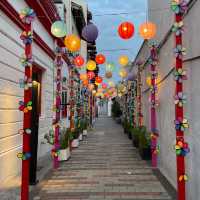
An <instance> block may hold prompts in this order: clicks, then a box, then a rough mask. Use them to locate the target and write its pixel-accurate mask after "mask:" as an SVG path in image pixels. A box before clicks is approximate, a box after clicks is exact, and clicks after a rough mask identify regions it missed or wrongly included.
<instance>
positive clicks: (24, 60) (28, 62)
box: [20, 55, 33, 67]
mask: <svg viewBox="0 0 200 200" xmlns="http://www.w3.org/2000/svg"><path fill="white" fill-rule="evenodd" d="M20 62H21V64H22V66H23V67H26V66H28V67H32V64H33V58H32V56H31V55H28V56H26V55H22V56H21V58H20Z"/></svg>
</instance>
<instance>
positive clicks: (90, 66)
mask: <svg viewBox="0 0 200 200" xmlns="http://www.w3.org/2000/svg"><path fill="white" fill-rule="evenodd" d="M87 69H88V70H90V71H94V70H95V69H96V63H95V62H94V61H93V60H89V61H88V62H87Z"/></svg>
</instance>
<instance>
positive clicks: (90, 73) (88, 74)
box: [87, 71, 95, 80]
mask: <svg viewBox="0 0 200 200" xmlns="http://www.w3.org/2000/svg"><path fill="white" fill-rule="evenodd" d="M87 77H88V79H89V80H91V79H93V78H94V77H95V73H94V72H92V71H90V72H88V73H87Z"/></svg>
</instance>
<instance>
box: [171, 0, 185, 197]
mask: <svg viewBox="0 0 200 200" xmlns="http://www.w3.org/2000/svg"><path fill="white" fill-rule="evenodd" d="M187 3H188V1H186V0H172V1H171V9H172V11H173V12H174V13H175V23H174V25H173V27H172V31H173V32H174V35H175V48H174V55H175V58H176V66H175V72H174V78H175V81H176V89H175V129H176V145H175V149H176V155H177V196H178V197H177V199H178V200H185V199H186V191H185V190H186V189H185V181H187V180H188V177H187V175H186V174H185V156H186V155H187V153H188V152H189V146H188V144H187V143H186V142H185V141H184V131H185V129H186V128H188V127H189V125H188V121H187V119H184V110H183V104H184V103H185V102H186V96H185V95H184V93H183V80H186V78H187V77H186V72H185V71H184V70H183V60H182V58H183V56H184V55H185V51H186V49H185V48H184V47H183V46H182V34H183V21H182V20H183V15H184V14H185V13H186V12H187Z"/></svg>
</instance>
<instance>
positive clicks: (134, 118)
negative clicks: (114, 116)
mask: <svg viewBox="0 0 200 200" xmlns="http://www.w3.org/2000/svg"><path fill="white" fill-rule="evenodd" d="M136 89H137V83H136V81H133V82H132V90H131V91H132V107H133V112H132V113H133V116H132V117H133V127H136V115H135V113H136Z"/></svg>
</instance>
